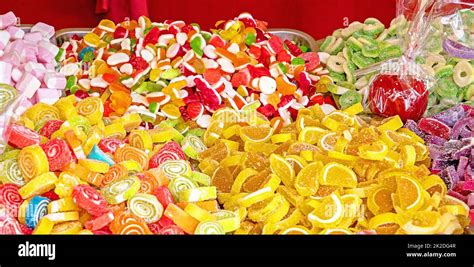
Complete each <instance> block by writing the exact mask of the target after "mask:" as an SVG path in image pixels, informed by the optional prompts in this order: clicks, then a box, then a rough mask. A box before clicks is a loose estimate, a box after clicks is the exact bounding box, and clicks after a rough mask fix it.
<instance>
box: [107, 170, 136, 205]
mask: <svg viewBox="0 0 474 267" xmlns="http://www.w3.org/2000/svg"><path fill="white" fill-rule="evenodd" d="M140 186H141V182H140V179H139V178H138V177H136V176H130V177H124V178H122V179H119V180H117V181H114V182H112V183H110V184H109V185H108V186H107V187H105V188H103V189H102V195H103V196H104V198H105V199H106V200H107V202H109V204H112V205H115V204H120V203H122V202H125V201H127V200H128V199H130V198H131V197H133V196H134V195H135V194H136V193H137V192H138V190H140Z"/></svg>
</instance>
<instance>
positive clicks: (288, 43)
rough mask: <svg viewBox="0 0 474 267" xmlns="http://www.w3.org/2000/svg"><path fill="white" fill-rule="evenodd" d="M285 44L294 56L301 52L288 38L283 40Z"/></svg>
mask: <svg viewBox="0 0 474 267" xmlns="http://www.w3.org/2000/svg"><path fill="white" fill-rule="evenodd" d="M285 45H286V47H288V51H290V53H291V54H292V55H293V56H295V57H297V56H299V55H301V54H302V53H303V51H301V49H300V48H299V47H298V46H297V45H295V44H294V43H292V42H291V41H290V40H285Z"/></svg>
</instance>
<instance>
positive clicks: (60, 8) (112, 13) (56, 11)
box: [0, 0, 396, 39]
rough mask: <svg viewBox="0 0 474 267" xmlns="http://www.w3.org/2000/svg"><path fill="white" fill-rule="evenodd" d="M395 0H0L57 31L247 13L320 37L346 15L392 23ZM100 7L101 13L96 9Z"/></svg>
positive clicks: (208, 22) (205, 23) (0, 8)
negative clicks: (108, 21)
mask: <svg viewBox="0 0 474 267" xmlns="http://www.w3.org/2000/svg"><path fill="white" fill-rule="evenodd" d="M395 2H396V0H237V1H236V0H232V1H230V0H200V1H196V0H179V1H169V0H74V1H66V0H41V1H38V0H1V1H0V14H3V13H5V12H7V11H13V12H15V14H16V15H17V16H19V17H20V18H21V22H22V23H35V22H38V21H43V22H46V23H50V24H52V25H54V26H55V27H56V29H61V28H70V27H93V26H95V25H97V23H98V22H99V21H100V19H102V18H105V17H109V18H112V19H113V20H115V21H120V20H121V19H123V18H124V17H130V18H136V17H138V16H139V15H141V14H146V13H147V11H148V15H149V16H150V17H151V19H152V20H153V21H162V20H165V19H173V20H177V19H179V20H185V21H186V22H196V23H199V24H200V25H201V26H202V27H203V28H209V27H211V26H213V25H214V23H215V22H216V21H218V20H222V19H230V18H234V17H236V16H237V15H238V14H239V13H241V12H244V11H247V12H250V13H252V14H253V16H254V17H255V18H258V19H260V20H265V21H267V22H268V23H269V27H273V28H294V29H298V30H302V31H304V32H307V33H309V34H311V35H312V36H313V37H314V38H316V39H319V38H322V37H324V36H326V35H328V34H331V33H332V31H334V30H335V29H337V28H340V27H343V25H344V24H343V23H344V22H345V21H346V19H347V20H348V21H349V22H351V21H354V20H361V21H363V20H364V19H365V18H367V17H376V18H378V19H380V20H381V21H382V22H383V23H385V24H389V23H390V20H391V19H392V18H393V17H394V16H395ZM96 11H97V13H96Z"/></svg>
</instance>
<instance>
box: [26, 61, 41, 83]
mask: <svg viewBox="0 0 474 267" xmlns="http://www.w3.org/2000/svg"><path fill="white" fill-rule="evenodd" d="M23 67H24V68H25V71H26V72H30V73H31V74H33V75H34V76H35V77H36V78H38V80H43V78H44V74H45V73H46V68H45V67H44V65H43V64H41V63H35V62H28V63H26V64H24V65H23Z"/></svg>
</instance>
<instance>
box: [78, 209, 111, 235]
mask: <svg viewBox="0 0 474 267" xmlns="http://www.w3.org/2000/svg"><path fill="white" fill-rule="evenodd" d="M113 220H114V214H113V213H112V212H111V211H109V212H106V213H104V214H102V215H101V216H99V217H97V218H94V219H92V220H89V221H87V222H86V223H85V224H84V226H85V227H86V229H89V230H91V231H95V230H100V229H102V228H104V227H107V225H109V224H110V223H111V222H112V221H113Z"/></svg>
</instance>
